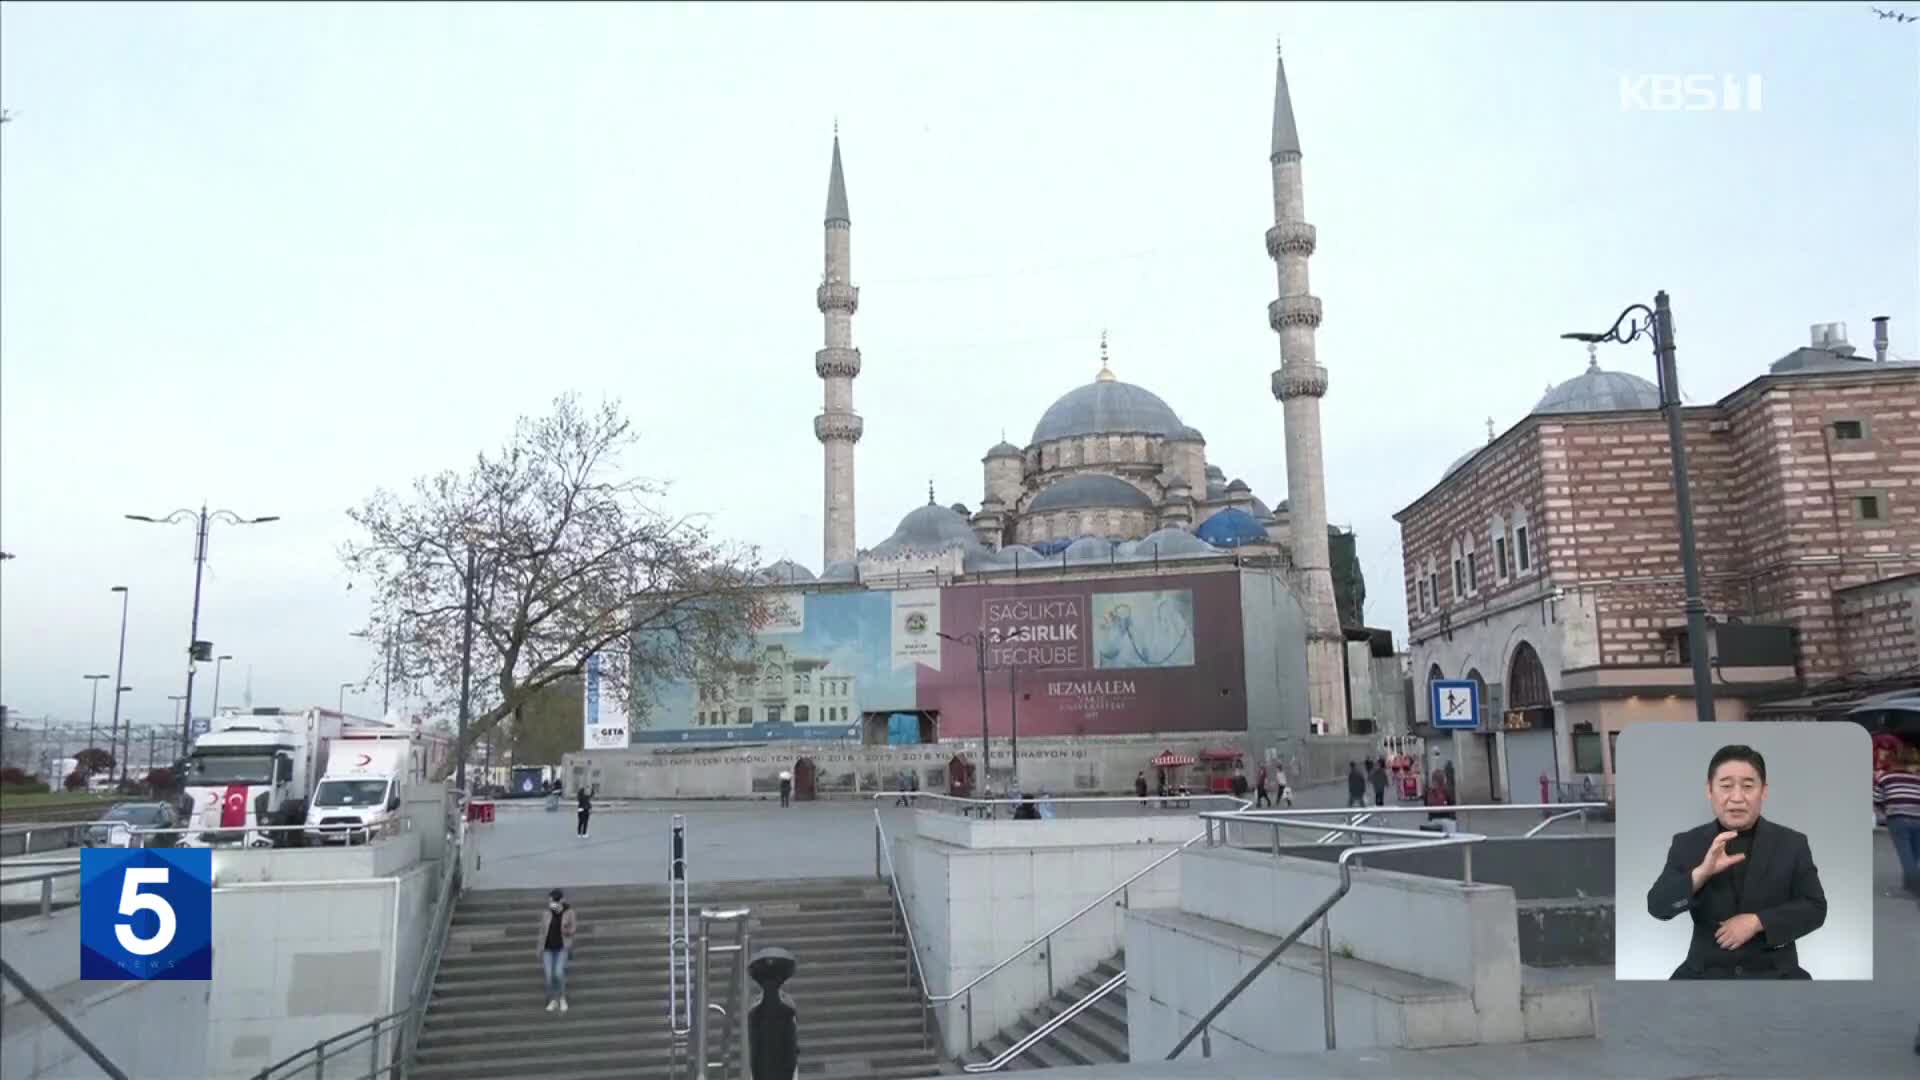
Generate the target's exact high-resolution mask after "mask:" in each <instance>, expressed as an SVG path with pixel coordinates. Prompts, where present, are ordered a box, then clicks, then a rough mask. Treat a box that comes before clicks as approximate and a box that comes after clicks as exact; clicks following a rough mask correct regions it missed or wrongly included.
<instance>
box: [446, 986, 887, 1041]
mask: <svg viewBox="0 0 1920 1080" xmlns="http://www.w3.org/2000/svg"><path fill="white" fill-rule="evenodd" d="M568 1005H569V1006H570V1008H569V1009H568V1010H567V1013H566V1015H565V1017H563V1018H558V1019H559V1020H562V1021H564V1022H565V1024H566V1025H567V1028H566V1030H567V1034H568V1037H572V1036H573V1035H574V1034H576V1033H577V1034H580V1035H628V1034H632V1033H643V1034H648V1035H651V1034H653V1033H662V1034H664V1033H666V1032H667V1030H668V1029H667V1017H666V1014H665V1012H664V1011H661V1012H658V1013H649V1014H645V1015H641V1016H635V1015H634V1012H633V1010H632V1009H628V1008H616V1007H602V1008H592V1009H589V1008H587V1007H585V1006H580V1005H575V1004H574V1003H573V1001H572V999H571V998H569V999H568ZM555 1023H556V1018H555V1017H552V1016H549V1015H548V1014H547V1013H546V1011H545V1004H544V1002H540V1001H536V1000H534V999H532V998H529V999H527V1000H525V1001H517V1002H514V1003H512V1004H511V1005H504V1006H503V1005H496V1006H495V1007H494V1008H493V1009H492V1010H490V1011H488V1012H487V1013H485V1014H480V1015H474V1016H471V1017H468V1018H466V1019H465V1020H464V1022H457V1021H456V1022H442V1023H438V1024H435V1023H432V1022H429V1023H428V1024H427V1025H426V1027H425V1028H424V1029H423V1031H422V1034H421V1037H420V1046H421V1049H423V1050H424V1049H427V1048H430V1047H438V1046H443V1045H448V1044H458V1045H467V1044H469V1043H471V1042H473V1041H475V1040H476V1039H478V1040H482V1041H485V1040H492V1041H498V1040H499V1039H503V1038H511V1039H518V1038H521V1037H523V1036H540V1035H548V1034H551V1033H552V1031H553V1029H554V1024H555ZM868 1028H874V1029H883V1028H884V1029H887V1030H894V1031H906V1030H911V1031H913V1032H914V1033H915V1035H916V1036H917V1035H918V1034H919V1032H920V1030H921V1013H920V1008H919V1007H918V1006H917V1005H914V1004H912V1003H907V1004H905V1005H896V1004H893V1003H889V1002H872V1003H860V1004H859V1006H858V1007H857V1008H849V1009H845V1010H840V1011H833V1010H824V1009H820V1010H812V1011H810V1013H809V1017H808V1020H807V1023H806V1032H807V1034H808V1035H809V1036H811V1035H813V1034H814V1033H815V1032H820V1033H823V1034H832V1033H835V1032H846V1031H860V1030H866V1029H868Z"/></svg>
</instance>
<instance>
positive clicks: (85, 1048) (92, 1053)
mask: <svg viewBox="0 0 1920 1080" xmlns="http://www.w3.org/2000/svg"><path fill="white" fill-rule="evenodd" d="M0 976H4V977H5V978H6V981H8V982H10V983H12V984H13V985H14V987H15V988H16V989H18V990H19V991H20V996H21V997H24V998H26V999H27V1000H28V1001H30V1002H32V1003H33V1007H34V1008H36V1009H39V1010H40V1011H41V1012H42V1013H44V1014H46V1017H47V1019H48V1020H51V1021H52V1022H53V1026H54V1027H57V1028H59V1029H60V1032H61V1034H63V1035H65V1036H66V1037H67V1038H69V1039H72V1040H73V1045H75V1046H77V1047H79V1048H80V1052H81V1053H83V1054H85V1055H87V1057H89V1058H91V1059H93V1063H94V1064H95V1065H98V1066H100V1071H101V1072H103V1073H106V1074H107V1076H109V1077H110V1078H112V1080H127V1074H126V1073H124V1072H122V1071H120V1067H119V1066H117V1065H115V1064H114V1063H113V1061H112V1060H111V1059H109V1058H108V1057H107V1055H106V1054H105V1053H103V1052H102V1051H101V1049H100V1048H99V1047H97V1046H95V1045H93V1040H92V1039H89V1038H87V1037H86V1036H85V1035H84V1034H82V1033H81V1031H80V1029H79V1028H77V1027H74V1026H73V1021H71V1020H68V1019H67V1018H66V1015H65V1014H64V1013H62V1012H61V1011H60V1010H59V1009H58V1008H56V1007H55V1006H54V1004H53V1002H51V1001H48V1000H47V999H46V998H45V997H44V996H43V995H42V994H41V993H40V991H38V990H35V989H34V988H33V985H32V984H31V983H29V982H27V980H26V978H25V977H24V976H22V975H21V974H20V973H19V972H18V971H15V970H14V969H13V965H12V964H9V963H7V961H6V959H5V958H4V957H0Z"/></svg>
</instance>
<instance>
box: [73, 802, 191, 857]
mask: <svg viewBox="0 0 1920 1080" xmlns="http://www.w3.org/2000/svg"><path fill="white" fill-rule="evenodd" d="M179 820H180V819H179V816H178V815H177V814H176V813H175V811H174V809H173V807H171V806H169V805H167V804H166V803H163V802H123V803H115V804H114V805H113V807H112V808H111V809H109V810H108V811H107V812H106V813H104V814H101V815H100V818H99V820H97V821H95V822H94V823H93V824H91V825H88V826H87V828H86V830H85V831H84V832H83V833H81V835H80V845H81V846H82V847H132V846H134V845H135V843H136V842H137V843H138V844H139V846H142V847H172V846H173V843H174V841H175V840H176V839H178V838H177V837H176V836H174V835H173V834H171V833H165V834H161V835H158V836H142V837H139V838H138V840H137V841H136V838H135V837H134V835H133V833H132V831H131V830H133V829H173V828H178V827H179Z"/></svg>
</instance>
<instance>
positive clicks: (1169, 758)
mask: <svg viewBox="0 0 1920 1080" xmlns="http://www.w3.org/2000/svg"><path fill="white" fill-rule="evenodd" d="M1191 764H1193V758H1191V757H1188V756H1187V755H1186V754H1176V753H1174V752H1173V751H1171V750H1162V751H1160V755H1159V756H1158V757H1156V758H1154V759H1153V767H1154V768H1156V769H1171V768H1173V767H1174V766H1176V765H1191Z"/></svg>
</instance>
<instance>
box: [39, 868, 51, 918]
mask: <svg viewBox="0 0 1920 1080" xmlns="http://www.w3.org/2000/svg"><path fill="white" fill-rule="evenodd" d="M40 914H42V915H51V914H53V879H52V878H50V877H48V878H41V879H40Z"/></svg>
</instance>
